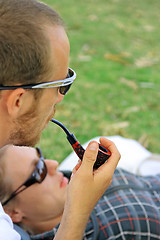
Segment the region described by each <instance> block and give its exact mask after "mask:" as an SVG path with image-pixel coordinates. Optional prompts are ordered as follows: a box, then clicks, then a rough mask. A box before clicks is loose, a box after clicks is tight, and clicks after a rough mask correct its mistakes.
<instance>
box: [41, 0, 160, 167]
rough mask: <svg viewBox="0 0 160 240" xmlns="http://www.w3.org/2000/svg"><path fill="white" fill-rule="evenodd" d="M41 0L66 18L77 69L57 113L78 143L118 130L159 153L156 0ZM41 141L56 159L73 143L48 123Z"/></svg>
mask: <svg viewBox="0 0 160 240" xmlns="http://www.w3.org/2000/svg"><path fill="white" fill-rule="evenodd" d="M44 2H45V3H47V4H49V5H50V6H52V7H53V8H54V9H55V10H57V11H58V12H59V13H60V15H61V16H62V18H63V19H64V21H65V23H66V26H67V34H68V36H69V39H70V44H71V53H70V66H71V67H72V68H73V69H75V71H76V72H77V80H76V82H75V83H74V85H73V86H72V88H71V91H70V92H69V94H68V95H67V96H65V99H64V101H63V102H61V103H60V104H59V105H57V112H56V115H55V118H56V119H57V120H59V121H61V122H63V123H64V124H65V125H66V127H68V129H69V130H70V131H71V132H73V133H74V134H75V136H76V137H77V138H78V139H79V141H80V142H81V143H84V142H86V141H88V140H89V139H91V138H93V137H96V136H100V135H103V136H110V135H121V136H123V137H127V138H133V139H136V140H137V141H140V142H142V144H143V145H144V146H145V147H147V149H149V150H150V151H152V152H156V153H160V150H159V145H160V105H159V98H160V80H159V78H160V29H159V24H160V14H159V9H160V1H159V0H145V1H139V0H134V1H133V0H85V1H75V0H70V1H65V0H61V1H59V0H54V1H53V0H50V1H49V0H46V1H44ZM144 83H145V87H144ZM150 84H152V86H150ZM146 87H147V88H146ZM40 146H41V147H42V149H43V151H44V152H45V154H46V156H47V157H48V158H52V159H53V158H54V159H57V160H58V161H59V162H61V161H62V160H63V159H64V158H65V157H66V156H67V155H68V154H69V153H70V152H71V150H72V149H71V147H70V146H69V144H68V142H67V140H66V136H65V134H64V133H63V132H62V130H61V129H60V128H59V127H58V126H56V125H54V124H49V126H48V128H47V129H46V130H45V131H44V132H43V134H42V138H41V141H40Z"/></svg>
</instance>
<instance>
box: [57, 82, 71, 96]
mask: <svg viewBox="0 0 160 240" xmlns="http://www.w3.org/2000/svg"><path fill="white" fill-rule="evenodd" d="M71 85H72V84H69V85H67V86H63V87H60V88H59V92H60V94H62V95H65V94H66V93H67V92H68V90H69V89H70V87H71Z"/></svg>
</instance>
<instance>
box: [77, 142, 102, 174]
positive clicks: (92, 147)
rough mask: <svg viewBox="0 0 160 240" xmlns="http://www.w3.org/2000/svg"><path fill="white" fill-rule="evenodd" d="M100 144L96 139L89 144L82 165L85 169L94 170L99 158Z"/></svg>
mask: <svg viewBox="0 0 160 240" xmlns="http://www.w3.org/2000/svg"><path fill="white" fill-rule="evenodd" d="M98 149H99V144H98V143H97V142H95V141H92V142H90V143H89V144H88V146H87V148H86V150H85V153H84V155H83V161H82V165H81V167H82V168H84V170H85V171H86V170H92V171H93V165H94V163H95V161H96V159H97V154H98Z"/></svg>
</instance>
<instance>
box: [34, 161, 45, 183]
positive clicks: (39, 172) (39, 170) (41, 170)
mask: <svg viewBox="0 0 160 240" xmlns="http://www.w3.org/2000/svg"><path fill="white" fill-rule="evenodd" d="M46 175H47V167H46V164H45V162H44V161H43V160H40V161H39V162H38V164H37V167H36V173H35V179H36V181H37V182H39V183H41V182H42V181H43V180H44V179H45V177H46Z"/></svg>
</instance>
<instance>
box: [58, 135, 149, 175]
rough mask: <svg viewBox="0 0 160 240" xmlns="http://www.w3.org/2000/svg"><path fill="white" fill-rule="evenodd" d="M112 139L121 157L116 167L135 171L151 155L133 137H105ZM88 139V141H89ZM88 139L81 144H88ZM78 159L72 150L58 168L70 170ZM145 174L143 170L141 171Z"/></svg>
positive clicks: (97, 138)
mask: <svg viewBox="0 0 160 240" xmlns="http://www.w3.org/2000/svg"><path fill="white" fill-rule="evenodd" d="M99 138H100V137H96V138H93V139H91V140H95V141H97V142H99ZM106 138H108V139H110V140H111V141H113V142H114V143H115V144H116V146H117V148H118V150H119V152H120V154H121V159H120V161H119V163H118V167H121V168H123V169H125V170H127V171H130V172H132V173H137V172H138V168H139V166H140V164H141V163H142V162H143V161H144V160H145V159H146V158H148V157H150V156H151V155H152V153H151V152H149V151H148V150H147V149H145V148H144V147H143V146H142V145H141V144H140V143H138V142H137V141H135V140H133V139H128V138H124V137H121V136H109V137H106ZM91 140H90V141H91ZM90 141H88V142H87V143H85V144H84V145H83V147H84V148H86V146H87V145H88V143H89V142H90ZM77 161H78V157H77V155H76V154H75V152H72V153H71V154H70V155H69V156H68V157H67V158H65V159H64V161H63V162H62V163H61V164H60V166H59V169H60V170H72V169H73V167H74V166H75V165H76V163H77ZM143 173H144V175H145V172H143Z"/></svg>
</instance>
